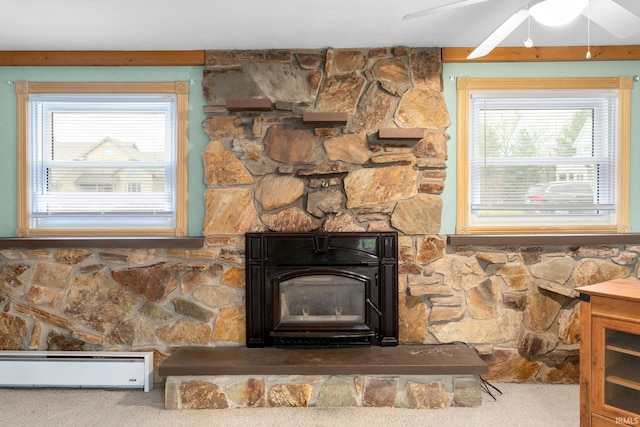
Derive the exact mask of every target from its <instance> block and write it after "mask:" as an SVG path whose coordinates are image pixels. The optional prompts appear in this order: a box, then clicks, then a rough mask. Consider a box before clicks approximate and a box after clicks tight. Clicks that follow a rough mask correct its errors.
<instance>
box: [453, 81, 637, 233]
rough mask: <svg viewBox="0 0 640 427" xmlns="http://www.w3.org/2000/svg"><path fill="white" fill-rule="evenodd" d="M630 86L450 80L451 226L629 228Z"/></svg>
mask: <svg viewBox="0 0 640 427" xmlns="http://www.w3.org/2000/svg"><path fill="white" fill-rule="evenodd" d="M631 87H632V79H631V78H630V77H619V78H618V77H615V78H583V79H581V78H571V79H537V78H536V79H480V78H478V79H476V78H468V77H464V78H458V130H457V133H458V141H457V150H458V151H457V160H458V163H457V168H458V170H457V197H458V205H457V226H456V227H457V233H459V234H471V233H476V234H480V233H487V234H491V233H589V232H594V233H597V232H629V218H628V199H629V196H628V188H629V184H628V182H629V151H630V150H629V139H630V92H631Z"/></svg>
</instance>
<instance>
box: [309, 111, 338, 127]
mask: <svg viewBox="0 0 640 427" xmlns="http://www.w3.org/2000/svg"><path fill="white" fill-rule="evenodd" d="M347 119H348V116H347V113H344V112H339V113H338V112H326V113H322V112H316V111H305V112H304V113H303V114H302V121H303V122H304V123H308V124H323V125H344V124H346V123H347Z"/></svg>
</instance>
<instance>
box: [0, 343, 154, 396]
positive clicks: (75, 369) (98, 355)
mask: <svg viewBox="0 0 640 427" xmlns="http://www.w3.org/2000/svg"><path fill="white" fill-rule="evenodd" d="M0 387H75V388H143V389H144V391H150V390H151V388H152V387H153V353H152V352H102V351H0Z"/></svg>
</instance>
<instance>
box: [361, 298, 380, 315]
mask: <svg viewBox="0 0 640 427" xmlns="http://www.w3.org/2000/svg"><path fill="white" fill-rule="evenodd" d="M365 301H367V303H368V304H369V305H370V306H371V308H373V309H374V310H375V312H376V313H378V316H380V317H382V312H381V311H380V309H379V308H378V307H376V305H375V304H374V303H372V302H371V300H370V299H369V298H367V299H366V300H365Z"/></svg>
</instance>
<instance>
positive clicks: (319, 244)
mask: <svg viewBox="0 0 640 427" xmlns="http://www.w3.org/2000/svg"><path fill="white" fill-rule="evenodd" d="M397 240H398V235H397V233H395V232H385V233H319V232H318V233H275V232H271V233H247V235H246V254H247V255H246V256H247V261H246V262H247V265H246V274H247V276H246V285H247V302H246V310H247V312H246V317H247V347H271V346H273V347H341V346H360V345H380V346H394V345H398V255H397V254H398V246H397Z"/></svg>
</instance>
